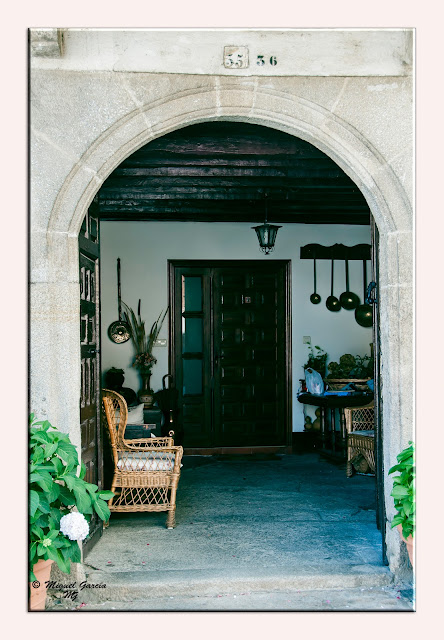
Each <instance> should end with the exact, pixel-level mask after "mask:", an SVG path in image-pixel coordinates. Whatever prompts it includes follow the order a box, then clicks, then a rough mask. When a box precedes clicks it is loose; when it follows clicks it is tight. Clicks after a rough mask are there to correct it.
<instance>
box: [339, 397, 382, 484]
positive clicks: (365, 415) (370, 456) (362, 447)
mask: <svg viewBox="0 0 444 640" xmlns="http://www.w3.org/2000/svg"><path fill="white" fill-rule="evenodd" d="M344 416H345V429H346V431H347V467H346V474H347V477H348V478H350V477H351V476H352V475H353V462H354V461H356V460H357V459H358V456H362V457H363V458H364V459H365V461H366V462H367V465H368V467H370V470H371V472H372V473H373V474H374V473H375V468H376V464H375V409H374V403H373V402H372V403H371V404H368V405H366V406H364V407H353V408H350V409H344Z"/></svg>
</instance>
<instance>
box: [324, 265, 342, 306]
mask: <svg viewBox="0 0 444 640" xmlns="http://www.w3.org/2000/svg"><path fill="white" fill-rule="evenodd" d="M334 266H335V261H334V259H332V261H331V294H330V295H329V296H328V298H327V300H326V301H325V306H326V307H327V309H328V310H329V311H340V310H341V303H340V302H339V300H338V299H337V297H336V296H334V295H333V281H334Z"/></svg>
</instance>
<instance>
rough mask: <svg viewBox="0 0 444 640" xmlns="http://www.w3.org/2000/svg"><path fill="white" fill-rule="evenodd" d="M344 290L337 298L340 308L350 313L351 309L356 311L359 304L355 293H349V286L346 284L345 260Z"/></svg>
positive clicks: (346, 262)
mask: <svg viewBox="0 0 444 640" xmlns="http://www.w3.org/2000/svg"><path fill="white" fill-rule="evenodd" d="M345 288H346V291H344V293H341V295H340V296H339V302H340V303H341V307H342V308H343V309H347V310H348V311H350V310H351V309H356V307H357V306H358V304H359V298H358V296H357V295H356V293H353V291H350V286H349V283H348V260H345Z"/></svg>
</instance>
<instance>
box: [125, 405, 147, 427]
mask: <svg viewBox="0 0 444 640" xmlns="http://www.w3.org/2000/svg"><path fill="white" fill-rule="evenodd" d="M143 423H144V420H143V402H142V404H138V405H137V407H128V420H127V423H126V424H143Z"/></svg>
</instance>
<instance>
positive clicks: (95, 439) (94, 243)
mask: <svg viewBox="0 0 444 640" xmlns="http://www.w3.org/2000/svg"><path fill="white" fill-rule="evenodd" d="M79 267H80V274H79V276H80V352H81V391H80V428H81V459H82V461H83V463H84V464H85V466H86V475H85V480H86V481H87V482H92V483H93V484H97V485H98V486H99V488H102V478H103V460H102V440H101V425H100V402H101V400H100V357H99V353H100V315H99V311H100V307H99V304H100V291H99V222H98V211H97V205H96V203H95V202H94V203H93V204H92V205H91V206H90V208H89V211H88V212H87V214H86V216H85V218H84V220H83V224H82V228H81V230H80V233H79ZM101 534H102V521H101V520H100V518H98V516H97V515H96V514H95V513H94V514H93V516H92V518H91V521H90V533H89V536H88V538H87V539H86V541H85V542H84V543H83V551H84V553H88V552H89V551H90V549H91V548H92V546H93V545H94V544H95V542H96V541H97V540H98V538H99V537H100V536H101Z"/></svg>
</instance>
